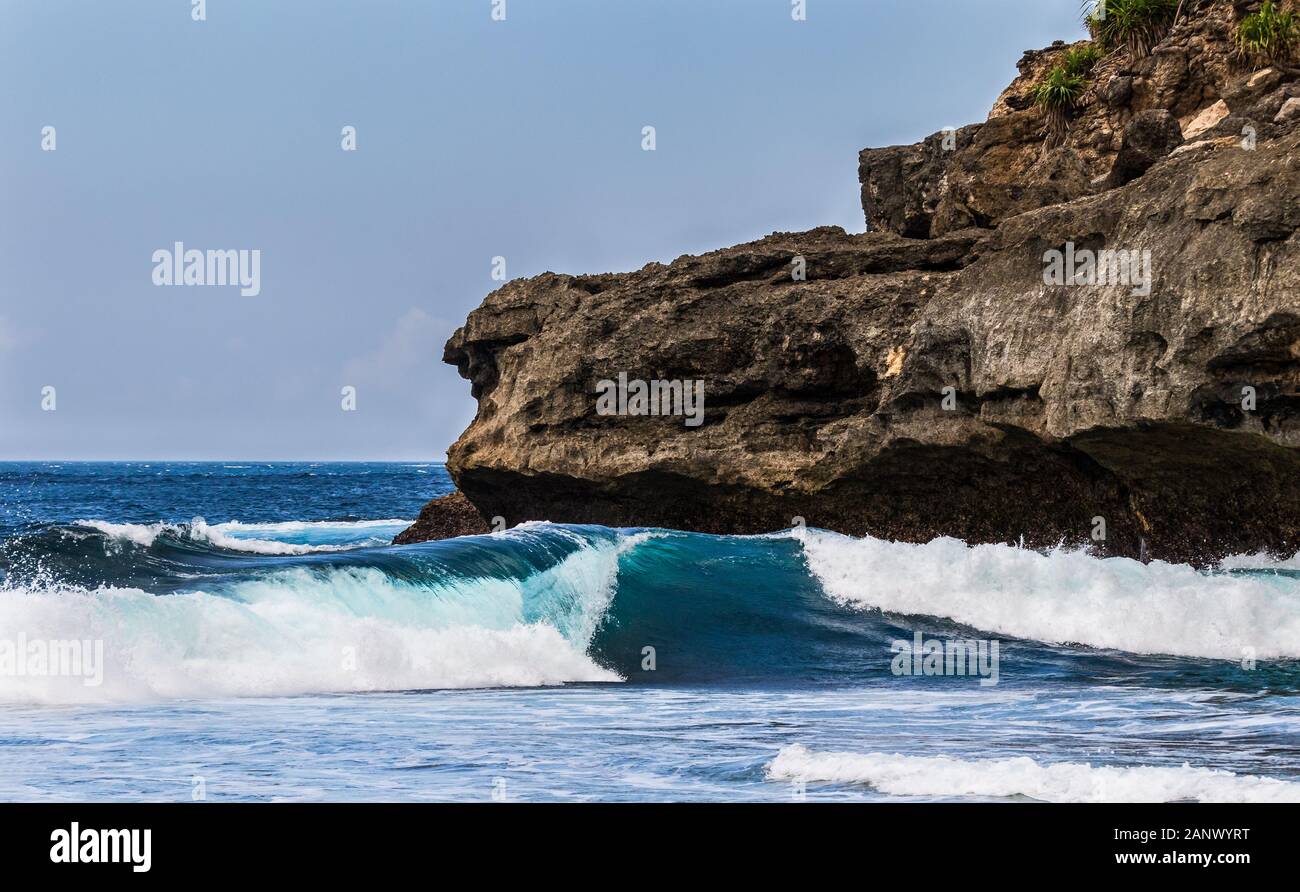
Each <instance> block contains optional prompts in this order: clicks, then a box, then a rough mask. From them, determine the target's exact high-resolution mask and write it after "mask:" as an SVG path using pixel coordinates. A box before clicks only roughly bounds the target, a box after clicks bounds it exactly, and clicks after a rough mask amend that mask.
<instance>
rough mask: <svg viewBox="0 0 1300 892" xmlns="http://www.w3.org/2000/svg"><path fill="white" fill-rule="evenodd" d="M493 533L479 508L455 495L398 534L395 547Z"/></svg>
mask: <svg viewBox="0 0 1300 892" xmlns="http://www.w3.org/2000/svg"><path fill="white" fill-rule="evenodd" d="M488 532H491V530H490V528H489V527H488V525H487V521H485V520H484V519H483V517H482V515H480V514H479V512H478V509H477V508H475V507H474V505H473V504H472V503H471V502H470V500H469V499H467V498H465V496H464V495H463V494H462V493H459V492H453V493H449V494H448V495H445V496H441V497H439V498H436V499H434V500H433V501H432V502H429V503H428V504H427V505H425V506H424V508H422V509H421V510H420V516H419V517H418V518H416V521H415V523H413V524H411V525H410V526H409V527H407V528H406V529H405V530H403V531H402V532H400V533H398V534H397V537H396V538H395V539H393V544H394V545H410V544H412V543H415V542H431V541H434V540H436V539H451V538H453V537H454V536H477V535H481V534H484V533H488Z"/></svg>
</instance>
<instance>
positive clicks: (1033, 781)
mask: <svg viewBox="0 0 1300 892" xmlns="http://www.w3.org/2000/svg"><path fill="white" fill-rule="evenodd" d="M767 776H768V777H769V778H770V779H772V780H801V781H807V782H826V783H837V784H865V785H867V786H869V787H871V788H873V789H875V790H878V791H879V792H881V793H886V794H889V795H892V796H925V797H941V798H952V797H963V796H975V797H981V798H1005V797H1027V798H1029V799H1037V800H1042V801H1044V802H1183V801H1195V802H1300V783H1294V782H1291V781H1283V780H1277V779H1275V778H1268V777H1259V776H1256V775H1239V774H1234V773H1233V772H1231V771H1224V770H1220V769H1212V768H1194V767H1192V766H1190V765H1186V764H1184V765H1181V766H1149V765H1142V766H1136V767H1120V766H1109V765H1102V766H1094V765H1089V764H1087V763H1083V762H1059V763H1054V764H1047V765H1044V764H1041V763H1039V762H1036V761H1034V760H1033V759H1030V758H1028V757H1026V756H1019V757H1016V758H1011V759H990V760H966V759H956V758H950V757H948V756H903V755H898V754H892V755H886V754H884V753H867V754H859V753H845V752H818V751H814V750H810V749H808V748H806V747H804V746H803V745H801V744H794V745H793V746H787V747H783V748H782V749H781V751H780V753H779V754H778V755H777V757H776V758H775V759H773V760H772V762H771V763H770V764H769V765H768V766H767Z"/></svg>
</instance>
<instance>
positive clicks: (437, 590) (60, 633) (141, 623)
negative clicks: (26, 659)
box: [0, 542, 621, 703]
mask: <svg viewBox="0 0 1300 892" xmlns="http://www.w3.org/2000/svg"><path fill="white" fill-rule="evenodd" d="M618 553H619V547H618V546H617V545H616V544H615V543H614V542H609V543H603V544H598V545H586V546H584V547H583V548H581V549H579V550H578V551H575V552H574V553H572V554H570V555H569V556H568V557H566V558H565V559H564V560H562V561H560V562H559V563H558V564H556V565H554V566H552V567H550V568H549V569H546V570H543V571H540V572H537V573H534V574H532V575H531V576H529V577H528V578H526V579H496V578H474V579H457V580H453V581H447V582H445V583H443V584H426V585H418V584H413V583H408V582H405V581H402V580H398V579H394V578H393V577H391V576H389V575H387V574H385V573H384V572H382V571H381V570H379V569H376V568H373V567H295V568H286V569H283V570H277V571H275V572H272V573H269V574H267V575H265V576H262V577H259V578H257V579H255V580H252V581H243V582H240V583H237V584H234V585H232V586H230V587H229V588H227V589H225V590H222V591H213V592H195V593H189V594H175V595H153V594H150V593H148V592H144V591H141V590H139V589H101V590H97V591H80V590H66V589H65V590H58V589H45V590H39V591H32V590H21V589H20V590H7V591H0V629H2V630H22V632H23V633H24V635H25V636H26V638H27V639H29V640H32V639H45V640H79V641H84V640H96V641H102V642H103V650H104V670H103V683H102V685H100V686H98V687H88V686H86V685H84V684H83V683H82V679H81V678H62V677H40V676H35V677H33V676H16V675H0V702H9V703H14V702H33V703H78V702H121V701H135V700H151V699H159V698H162V699H172V698H202V697H224V696H264V695H265V696H282V695H289V694H299V693H317V692H334V691H381V690H407V689H428V688H465V687H498V686H500V687H511V686H538V685H556V684H562V683H564V682H577V681H619V680H621V679H620V678H619V676H618V675H617V674H615V673H613V672H611V671H609V670H608V669H605V668H603V667H601V666H599V665H597V664H596V663H595V662H594V661H593V660H592V659H591V658H590V657H588V656H587V654H586V650H587V646H588V644H589V641H590V637H591V635H592V634H593V633H594V631H595V629H596V626H597V624H598V622H599V619H600V617H601V616H602V615H603V614H604V612H605V610H606V608H607V607H608V604H609V601H610V599H611V598H612V596H613V587H614V583H615V578H616V574H617V560H618Z"/></svg>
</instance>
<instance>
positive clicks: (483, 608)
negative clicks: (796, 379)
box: [0, 461, 1300, 802]
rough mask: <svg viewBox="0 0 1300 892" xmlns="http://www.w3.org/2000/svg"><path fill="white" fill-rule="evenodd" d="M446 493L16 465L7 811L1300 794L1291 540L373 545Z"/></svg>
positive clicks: (5, 654)
mask: <svg viewBox="0 0 1300 892" xmlns="http://www.w3.org/2000/svg"><path fill="white" fill-rule="evenodd" d="M451 488H452V484H451V481H450V479H449V477H448V475H447V473H446V471H445V469H444V468H443V467H442V466H441V465H440V464H436V463H347V464H331V463H275V464H266V463H256V462H235V461H231V462H215V463H182V462H130V463H73V462H30V463H13V462H10V463H2V464H0V765H3V768H0V799H4V800H60V801H81V800H121V801H133V800H149V801H190V800H193V799H204V800H207V801H234V800H345V801H359V800H379V801H431V800H433V801H448V800H455V801H462V800H469V801H492V800H497V801H565V800H571V801H596V800H599V801H652V800H671V801H678V800H687V801H695V800H726V801H739V800H774V801H789V800H791V799H794V800H807V801H810V802H814V801H831V800H890V801H911V800H981V801H990V800H991V801H1026V802H1027V801H1035V800H1038V801H1055V802H1088V801H1108V802H1110V801H1179V800H1197V801H1216V802H1217V801H1228V802H1241V801H1300V697H1298V696H1297V695H1298V694H1300V561H1297V560H1295V559H1292V560H1290V561H1282V562H1278V561H1273V560H1270V559H1268V558H1264V557H1258V556H1242V557H1239V558H1235V559H1233V560H1230V561H1227V562H1224V564H1223V565H1222V566H1221V567H1219V568H1217V569H1215V570H1213V571H1201V570H1197V569H1194V568H1192V567H1188V566H1180V565H1172V564H1165V563H1159V562H1156V563H1151V564H1146V565H1144V564H1142V563H1139V562H1137V561H1132V560H1127V559H1106V560H1102V559H1098V558H1095V557H1092V556H1089V555H1087V554H1085V553H1082V552H1079V551H1076V550H1069V549H1058V550H1055V551H1051V552H1047V553H1043V552H1038V551H1033V550H1028V549H1024V548H1017V547H1013V546H1009V545H984V546H977V547H969V546H967V545H965V544H963V543H961V542H957V541H954V540H947V539H940V540H936V541H934V542H931V543H928V544H922V545H911V544H901V543H891V542H884V541H879V540H874V539H852V538H848V537H845V536H840V535H837V534H835V533H831V532H826V531H821V530H811V529H809V530H802V529H794V530H788V531H783V532H775V533H773V534H771V535H767V536H749V537H723V536H707V535H699V534H692V533H683V532H674V531H669V530H648V529H620V530H614V529H607V528H603V527H592V526H566V525H559V524H551V523H543V522H538V523H529V524H526V525H523V526H521V527H518V528H515V529H512V530H507V531H504V532H500V533H495V534H492V535H489V536H476V537H467V538H463V539H455V540H449V541H444V542H432V543H426V544H421V545H411V546H392V545H389V544H388V543H389V542H390V540H391V539H392V537H393V536H394V535H395V534H396V533H397V532H399V531H400V530H402V529H403V528H404V527H405V526H406V525H407V524H408V523H409V522H410V521H411V520H412V519H413V518H414V517H415V515H416V513H417V512H418V510H419V508H420V506H421V505H422V504H423V503H424V502H425V501H426V500H428V499H429V498H432V497H434V496H436V495H439V494H442V493H446V492H449V491H451ZM55 654H60V655H61V656H60V658H59V659H56V658H55Z"/></svg>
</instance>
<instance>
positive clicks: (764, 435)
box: [406, 0, 1300, 562]
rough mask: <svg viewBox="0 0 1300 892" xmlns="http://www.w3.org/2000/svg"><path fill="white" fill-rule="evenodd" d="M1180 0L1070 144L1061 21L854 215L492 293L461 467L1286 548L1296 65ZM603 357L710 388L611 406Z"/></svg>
mask: <svg viewBox="0 0 1300 892" xmlns="http://www.w3.org/2000/svg"><path fill="white" fill-rule="evenodd" d="M1184 6H1185V12H1184V14H1183V18H1182V19H1181V20H1180V21H1179V22H1178V23H1176V24H1175V25H1174V26H1173V28H1172V29H1171V30H1170V31H1169V33H1168V34H1167V35H1165V37H1164V38H1163V40H1161V41H1160V42H1159V43H1157V44H1156V46H1155V47H1154V49H1153V51H1152V52H1151V53H1150V54H1149V55H1146V56H1143V57H1142V58H1134V57H1133V56H1134V55H1135V54H1130V53H1126V52H1125V51H1123V50H1116V51H1115V52H1112V53H1110V54H1109V55H1108V56H1107V57H1106V58H1104V59H1103V60H1102V61H1101V62H1100V63H1098V64H1097V66H1096V68H1095V69H1094V70H1093V71H1092V73H1091V75H1090V76H1089V88H1088V92H1087V93H1086V95H1085V96H1084V97H1083V98H1082V99H1081V100H1080V102H1079V103H1078V104H1077V106H1076V107H1075V109H1074V110H1073V113H1072V120H1071V122H1070V127H1069V130H1068V132H1067V133H1066V134H1065V135H1064V137H1063V138H1060V139H1053V138H1051V135H1050V134H1049V133H1047V132H1046V127H1045V123H1044V118H1043V114H1042V113H1041V111H1040V110H1039V109H1038V108H1037V107H1036V106H1035V104H1034V102H1033V86H1034V84H1035V83H1036V82H1037V81H1039V80H1040V79H1041V78H1042V77H1043V76H1044V73H1045V71H1046V70H1047V68H1048V67H1050V66H1051V65H1052V64H1054V63H1053V60H1054V59H1055V58H1056V57H1057V56H1058V55H1059V54H1061V53H1064V52H1065V51H1066V47H1065V46H1064V45H1058V46H1054V47H1050V48H1048V49H1046V50H1043V51H1037V52H1031V53H1027V54H1026V55H1025V57H1024V59H1022V60H1021V63H1020V71H1021V74H1020V77H1019V78H1017V80H1016V82H1015V83H1013V84H1012V85H1011V87H1009V88H1008V90H1007V91H1006V92H1005V93H1004V94H1003V95H1002V96H1001V97H1000V98H999V99H998V101H997V103H996V104H995V106H994V108H993V111H992V113H991V114H990V116H989V119H988V120H987V121H986V122H984V123H983V124H978V125H972V126H970V127H966V128H963V129H962V130H959V131H953V132H949V133H940V134H936V135H935V136H933V137H930V138H929V139H927V140H925V141H923V142H922V143H920V144H918V145H916V146H905V147H893V148H889V149H869V150H866V151H864V152H863V153H862V157H861V175H862V194H863V203H864V208H865V210H866V213H867V215H868V222H869V224H870V227H871V229H872V231H869V232H867V233H865V234H858V235H850V234H847V233H845V232H844V231H843V230H841V229H839V228H822V229H815V230H812V231H810V232H802V233H776V234H773V235H771V236H768V237H767V238H764V239H761V240H759V241H757V242H753V243H750V244H746V245H740V246H738V247H733V248H727V249H724V250H721V251H715V252H712V253H709V254H704V255H701V256H698V257H682V258H679V259H677V260H676V261H674V262H673V263H671V264H668V265H663V264H650V265H648V266H646V267H645V268H644V269H642V270H640V271H638V272H634V273H627V274H618V275H590V276H569V275H556V274H550V273H548V274H545V275H542V276H538V277H535V278H532V279H526V280H517V281H514V282H511V283H509V284H507V285H506V286H504V287H503V288H501V289H499V290H497V291H495V292H494V293H492V294H491V295H489V296H488V297H487V299H486V300H485V301H484V302H483V304H482V306H480V307H479V308H478V309H476V310H475V311H474V312H473V313H471V314H470V316H469V318H468V320H467V321H466V323H465V325H464V327H462V328H461V329H459V330H458V331H457V332H456V333H455V334H454V335H453V336H452V338H451V339H450V341H449V342H448V343H447V347H446V352H445V357H444V358H445V360H446V361H447V362H450V363H453V364H455V365H456V366H457V367H458V369H459V370H460V373H461V374H462V375H463V376H464V377H465V378H467V379H468V380H469V381H470V382H471V385H472V393H473V395H474V397H475V398H476V399H477V400H478V413H477V416H476V417H475V419H474V421H473V423H472V424H471V425H470V427H469V428H468V429H467V430H466V431H465V433H464V434H463V435H462V436H461V438H460V439H459V440H458V441H457V442H456V443H455V445H454V446H453V447H452V448H451V450H450V451H449V460H448V468H449V470H450V472H451V474H452V476H453V478H454V479H455V481H456V484H457V486H458V488H459V489H460V491H461V492H462V493H463V494H464V496H465V497H466V498H467V499H468V500H469V501H470V502H471V503H472V504H473V506H474V507H475V508H476V509H477V511H478V512H479V514H480V515H482V517H483V518H491V517H494V516H499V517H501V518H504V519H505V521H506V522H507V523H509V524H514V523H518V522H520V521H524V520H529V519H547V520H553V521H564V522H581V523H600V524H606V525H610V526H630V525H637V526H663V527H673V528H681V529H691V530H699V531H706V532H718V533H728V532H736V533H752V532H763V531H770V530H775V529H782V528H786V527H789V526H791V525H792V523H797V522H798V520H797V518H802V519H803V522H805V523H807V524H808V525H809V526H816V527H824V528H829V529H834V530H839V531H842V532H846V533H851V534H854V535H862V534H870V535H873V536H880V537H887V538H896V539H903V540H908V541H925V540H928V539H930V538H933V537H936V536H941V535H947V536H956V537H960V538H962V539H965V540H967V541H970V542H1001V541H1024V542H1025V543H1026V544H1028V545H1031V546H1052V545H1055V544H1058V543H1061V542H1066V543H1086V544H1089V545H1091V546H1092V547H1094V548H1096V549H1098V550H1099V551H1101V552H1103V553H1108V554H1125V555H1134V556H1137V555H1140V554H1143V553H1146V554H1149V555H1150V556H1153V557H1159V558H1167V559H1173V560H1184V561H1192V562H1207V561H1211V560H1214V559H1216V558H1218V557H1219V556H1221V555H1224V554H1227V553H1233V552H1243V551H1255V550H1261V549H1263V550H1271V551H1277V552H1294V551H1295V550H1296V548H1297V547H1300V236H1297V227H1300V100H1298V99H1296V97H1300V72H1297V71H1296V70H1294V69H1292V68H1290V67H1287V66H1284V65H1273V66H1271V67H1268V68H1265V69H1263V70H1248V69H1245V68H1244V67H1242V66H1241V64H1240V63H1239V62H1238V61H1237V60H1236V59H1235V58H1234V56H1233V53H1232V47H1231V35H1232V33H1233V29H1234V28H1235V22H1236V21H1237V18H1238V17H1239V16H1240V15H1241V14H1242V13H1243V12H1244V11H1247V10H1249V9H1250V8H1251V7H1252V4H1251V3H1243V2H1236V3H1234V2H1231V0H1204V2H1201V3H1197V2H1195V0H1189V2H1187V3H1185V4H1184ZM1063 266H1064V268H1065V273H1066V274H1065V277H1064V278H1062V277H1061V275H1060V271H1061V268H1062V267H1063ZM1144 271H1145V272H1144ZM620 374H622V375H623V378H621V379H620V378H619V376H620ZM615 380H618V381H622V382H628V381H631V382H640V381H645V382H649V383H650V386H653V385H654V384H655V383H656V382H658V383H660V384H662V385H663V386H664V387H665V390H664V391H663V393H664V394H665V396H666V395H667V394H668V393H669V392H670V390H669V388H670V387H671V386H672V385H673V384H674V383H675V384H676V385H677V386H678V388H679V389H678V390H677V391H676V393H681V392H682V390H681V388H683V387H684V388H685V389H686V392H687V393H689V388H690V387H691V385H692V382H702V390H703V416H702V423H701V424H698V425H692V424H688V423H686V421H687V420H688V419H687V418H685V417H683V416H682V415H681V414H668V415H652V414H637V409H638V404H636V402H635V401H632V403H631V404H628V405H625V404H626V403H628V401H627V400H626V399H625V400H622V401H619V402H618V403H617V405H616V406H615V407H614V408H613V409H611V405H610V404H609V403H606V404H604V408H602V407H601V405H600V400H601V398H602V394H603V393H607V390H606V389H605V388H607V386H608V384H609V382H610V381H615ZM631 386H632V387H635V386H636V385H635V383H633V385H631ZM624 390H625V394H624V395H625V396H626V391H627V386H626V385H625V386H624ZM651 405H656V404H654V403H653V402H652V403H651ZM676 405H677V404H676V403H673V405H672V406H670V405H669V403H668V401H667V400H665V402H664V403H663V409H664V411H665V412H670V411H674V410H675V409H674V407H676ZM610 411H615V412H619V413H621V414H608V412H610ZM428 510H432V511H433V513H437V509H435V508H434V506H432V505H431V506H430V509H427V511H428ZM462 516H463V515H462ZM425 525H426V528H428V529H433V530H441V533H440V534H445V533H447V532H452V531H457V530H458V529H459V527H458V526H457V523H456V522H448V523H440V522H438V521H437V519H436V518H425ZM471 526H474V527H475V528H474V529H473V530H472V531H475V532H477V531H478V530H479V527H478V526H477V525H475V524H471ZM464 531H465V532H469V531H471V530H470V529H469V528H468V527H466V529H465V530H464ZM419 538H423V537H422V536H420V535H418V534H407V539H406V541H413V540H416V539H419Z"/></svg>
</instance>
